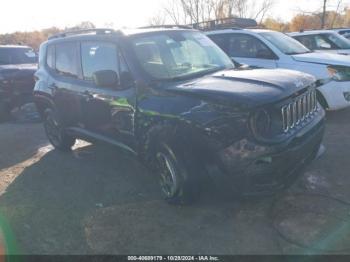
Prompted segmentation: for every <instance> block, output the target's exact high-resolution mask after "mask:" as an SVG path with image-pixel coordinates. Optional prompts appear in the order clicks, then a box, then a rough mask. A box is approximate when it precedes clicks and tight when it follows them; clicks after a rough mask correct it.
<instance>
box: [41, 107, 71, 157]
mask: <svg viewBox="0 0 350 262" xmlns="http://www.w3.org/2000/svg"><path fill="white" fill-rule="evenodd" d="M44 128H45V132H46V136H47V138H48V139H49V141H50V143H51V144H52V145H53V146H54V148H55V149H58V150H60V151H64V152H69V151H71V149H72V147H73V146H74V144H75V141H76V139H75V138H74V137H71V136H69V135H67V134H66V133H65V131H64V128H63V127H62V126H61V124H60V120H59V117H58V116H57V114H56V113H55V111H54V110H52V109H46V110H45V112H44Z"/></svg>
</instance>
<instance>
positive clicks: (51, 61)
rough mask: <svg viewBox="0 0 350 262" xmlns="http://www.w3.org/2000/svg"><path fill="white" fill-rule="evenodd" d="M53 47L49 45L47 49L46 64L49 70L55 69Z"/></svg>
mask: <svg viewBox="0 0 350 262" xmlns="http://www.w3.org/2000/svg"><path fill="white" fill-rule="evenodd" d="M54 63H55V46H54V45H50V46H48V47H47V55H46V64H47V66H48V67H49V68H51V69H54V68H55V64H54Z"/></svg>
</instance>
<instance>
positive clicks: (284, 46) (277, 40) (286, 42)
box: [260, 32, 311, 55]
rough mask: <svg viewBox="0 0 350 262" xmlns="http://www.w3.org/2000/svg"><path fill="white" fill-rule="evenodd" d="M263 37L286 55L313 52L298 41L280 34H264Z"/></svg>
mask: <svg viewBox="0 0 350 262" xmlns="http://www.w3.org/2000/svg"><path fill="white" fill-rule="evenodd" d="M260 35H261V36H262V37H264V38H265V39H266V40H268V41H269V42H270V43H271V44H273V45H274V46H276V47H277V48H278V49H279V50H280V51H281V52H282V53H284V54H286V55H297V54H305V53H310V52H311V51H310V50H309V49H307V48H306V47H305V46H303V45H302V44H300V43H299V42H298V41H297V40H295V39H293V38H291V37H289V36H287V35H285V34H283V33H279V32H262V33H260Z"/></svg>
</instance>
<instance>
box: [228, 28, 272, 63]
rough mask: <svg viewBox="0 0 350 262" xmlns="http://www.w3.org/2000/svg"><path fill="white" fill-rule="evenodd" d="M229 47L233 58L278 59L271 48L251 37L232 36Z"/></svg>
mask: <svg viewBox="0 0 350 262" xmlns="http://www.w3.org/2000/svg"><path fill="white" fill-rule="evenodd" d="M227 45H228V53H229V55H230V56H231V57H244V58H261V59H276V55H275V54H274V53H273V52H272V51H271V50H270V48H268V47H267V46H266V45H265V44H264V43H263V42H262V41H260V40H259V39H257V38H256V37H254V36H251V35H245V34H231V35H229V39H228V43H227Z"/></svg>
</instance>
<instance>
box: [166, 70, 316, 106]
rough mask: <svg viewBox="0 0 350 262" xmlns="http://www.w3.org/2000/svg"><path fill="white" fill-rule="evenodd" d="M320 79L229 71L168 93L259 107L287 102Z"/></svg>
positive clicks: (282, 72)
mask: <svg viewBox="0 0 350 262" xmlns="http://www.w3.org/2000/svg"><path fill="white" fill-rule="evenodd" d="M315 81H316V79H315V78H314V77H313V76H311V75H308V74H304V73H301V72H297V71H292V70H285V69H273V70H271V69H254V70H243V71H238V70H225V71H220V72H218V73H215V74H212V75H209V76H205V77H203V78H200V79H198V80H196V81H192V82H186V83H182V84H180V85H175V86H171V87H169V88H168V90H170V91H172V92H177V93H186V94H190V95H193V96H199V97H201V98H202V99H207V100H215V101H216V102H219V103H226V104H227V103H228V104H232V105H233V104H235V105H238V106H243V107H256V106H261V105H264V104H269V103H273V102H277V101H281V100H283V99H286V98H287V97H289V96H291V95H293V94H295V93H296V92H298V91H300V90H302V89H303V88H305V87H307V86H310V85H311V84H312V83H314V82H315Z"/></svg>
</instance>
